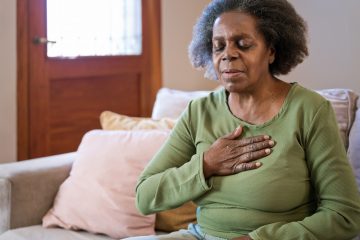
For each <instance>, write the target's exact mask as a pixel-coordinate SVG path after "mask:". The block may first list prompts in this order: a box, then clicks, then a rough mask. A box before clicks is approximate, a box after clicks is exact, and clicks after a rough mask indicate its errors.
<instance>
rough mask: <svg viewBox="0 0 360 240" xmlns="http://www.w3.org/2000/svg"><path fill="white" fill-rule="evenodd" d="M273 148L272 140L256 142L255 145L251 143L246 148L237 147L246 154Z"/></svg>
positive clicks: (273, 142)
mask: <svg viewBox="0 0 360 240" xmlns="http://www.w3.org/2000/svg"><path fill="white" fill-rule="evenodd" d="M274 146H275V141H274V140H266V141H262V142H256V143H252V144H249V145H246V146H243V147H242V146H239V147H242V149H241V150H242V153H248V152H254V151H258V150H261V149H265V148H272V147H274Z"/></svg>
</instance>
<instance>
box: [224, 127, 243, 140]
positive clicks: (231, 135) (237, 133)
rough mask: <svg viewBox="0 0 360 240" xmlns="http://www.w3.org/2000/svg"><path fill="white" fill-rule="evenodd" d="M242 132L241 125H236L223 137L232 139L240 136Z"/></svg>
mask: <svg viewBox="0 0 360 240" xmlns="http://www.w3.org/2000/svg"><path fill="white" fill-rule="evenodd" d="M242 132H243V127H242V126H238V127H237V128H235V130H234V131H232V132H231V133H229V134H227V135H225V136H224V138H226V139H231V140H234V139H236V138H238V137H240V135H241V134H242Z"/></svg>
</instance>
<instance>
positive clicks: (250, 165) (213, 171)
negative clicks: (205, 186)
mask: <svg viewBox="0 0 360 240" xmlns="http://www.w3.org/2000/svg"><path fill="white" fill-rule="evenodd" d="M241 133H242V127H241V126H239V127H238V128H236V129H235V130H234V131H233V132H232V133H229V134H228V135H226V136H223V137H221V138H219V139H218V140H216V141H215V142H214V143H213V144H212V145H211V147H210V148H209V149H208V150H207V151H206V152H205V153H204V163H203V171H204V176H205V178H209V177H211V176H215V175H218V176H219V175H220V176H225V175H231V174H235V173H239V172H243V171H247V170H251V169H256V168H259V167H260V166H261V163H260V162H254V160H256V159H259V158H262V157H265V156H267V155H269V154H270V153H271V148H272V147H273V146H274V145H275V142H274V141H273V140H271V139H270V137H269V136H267V135H259V136H254V137H249V138H243V139H237V138H238V137H240V135H241Z"/></svg>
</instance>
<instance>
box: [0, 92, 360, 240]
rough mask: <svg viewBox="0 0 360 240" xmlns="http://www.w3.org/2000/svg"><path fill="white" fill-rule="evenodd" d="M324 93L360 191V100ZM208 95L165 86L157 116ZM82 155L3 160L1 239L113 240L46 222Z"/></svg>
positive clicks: (350, 94) (350, 95)
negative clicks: (334, 115)
mask: <svg viewBox="0 0 360 240" xmlns="http://www.w3.org/2000/svg"><path fill="white" fill-rule="evenodd" d="M318 92H319V93H320V94H321V95H323V96H324V97H325V98H327V99H329V101H330V102H331V103H332V104H333V107H334V109H335V113H336V117H337V120H338V123H339V129H340V131H341V135H342V137H343V140H344V146H345V147H346V149H347V153H348V157H349V161H350V163H351V165H352V167H353V169H354V174H355V176H356V180H357V183H358V186H359V192H360V99H359V98H358V95H357V94H356V93H354V92H352V91H350V90H347V89H327V90H320V91H318ZM206 94H208V92H206V91H197V92H185V91H178V90H172V89H166V88H163V89H161V90H160V91H159V92H158V95H157V99H156V102H155V105H154V109H153V114H152V119H154V120H156V121H160V122H161V124H162V126H164V125H166V126H168V125H169V124H170V125H171V124H173V122H171V120H170V119H176V118H177V117H178V116H179V114H180V112H181V111H182V110H183V109H184V108H185V107H186V105H187V103H188V102H189V101H190V100H191V99H193V98H196V97H199V96H203V95H206ZM164 103H166V104H165V105H164ZM166 118H168V119H166ZM113 120H114V119H113ZM116 120H118V119H116ZM138 120H139V121H140V118H139V119H137V120H136V121H138ZM143 120H144V119H143ZM137 123H138V122H137ZM102 124H104V123H102ZM137 126H138V125H137ZM107 127H109V126H107ZM170 128H171V126H170ZM104 144H105V143H104ZM79 149H80V148H79ZM78 157H79V151H77V152H73V153H66V154H61V155H56V156H49V157H43V158H37V159H31V160H26V161H21V162H15V163H7V164H0V240H5V239H6V240H25V239H34V240H43V239H44V240H45V239H46V240H58V239H69V240H72V239H73V240H77V239H79V240H80V239H81V240H85V239H93V240H105V239H113V238H110V237H109V236H106V235H104V234H93V233H90V232H91V231H90V232H87V231H81V230H79V231H74V230H67V229H63V228H57V227H50V228H45V227H43V226H42V221H43V217H44V215H45V214H47V212H48V211H49V209H51V207H52V206H53V204H54V199H55V198H56V195H57V194H58V191H59V187H60V186H61V184H62V183H63V182H64V181H65V180H66V179H67V178H68V177H69V173H70V171H71V169H72V166H73V163H74V162H76V161H78V160H77V158H78ZM99 221H101V219H99ZM157 233H158V234H160V233H161V232H157ZM358 239H359V240H360V237H359V238H358Z"/></svg>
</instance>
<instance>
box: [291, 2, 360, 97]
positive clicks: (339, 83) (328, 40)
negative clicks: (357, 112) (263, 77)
mask: <svg viewBox="0 0 360 240" xmlns="http://www.w3.org/2000/svg"><path fill="white" fill-rule="evenodd" d="M290 2H291V3H292V4H293V5H294V7H295V9H297V11H298V12H299V14H300V15H301V16H302V17H303V18H304V19H305V20H306V21H307V23H308V28H309V40H310V41H309V50H310V56H309V57H308V58H307V59H306V60H305V61H304V63H303V64H301V65H299V66H298V67H297V68H296V69H295V70H294V71H293V72H292V73H290V75H289V76H286V77H284V79H285V78H286V79H288V80H289V81H296V82H299V83H301V84H303V85H304V86H306V87H309V88H313V89H320V88H336V87H339V88H350V89H353V90H355V91H356V92H358V93H360V20H359V14H358V11H359V9H360V1H359V0H346V1H341V0H316V1H314V0H290Z"/></svg>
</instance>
